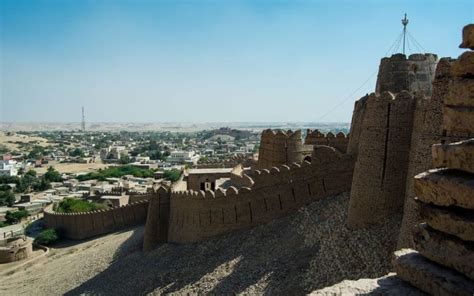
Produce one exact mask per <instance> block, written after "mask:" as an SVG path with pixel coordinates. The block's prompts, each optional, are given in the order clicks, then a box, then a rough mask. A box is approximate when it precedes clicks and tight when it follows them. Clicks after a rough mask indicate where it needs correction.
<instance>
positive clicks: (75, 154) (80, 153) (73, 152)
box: [69, 148, 84, 157]
mask: <svg viewBox="0 0 474 296" xmlns="http://www.w3.org/2000/svg"><path fill="white" fill-rule="evenodd" d="M69 155H70V156H72V157H84V151H82V150H81V149H80V148H76V149H73V150H71V151H70V152H69Z"/></svg>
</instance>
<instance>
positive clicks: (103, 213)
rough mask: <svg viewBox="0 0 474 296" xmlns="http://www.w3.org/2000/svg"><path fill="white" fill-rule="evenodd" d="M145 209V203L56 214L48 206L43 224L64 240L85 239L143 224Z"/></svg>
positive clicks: (146, 205) (146, 206) (146, 204)
mask: <svg viewBox="0 0 474 296" xmlns="http://www.w3.org/2000/svg"><path fill="white" fill-rule="evenodd" d="M147 208H148V202H147V201H138V202H135V203H131V204H128V205H125V206H122V207H115V208H110V209H107V210H97V211H92V212H86V213H56V212H54V211H53V209H52V207H51V206H49V207H47V208H46V209H45V210H44V223H45V226H46V227H47V228H55V229H57V230H58V231H59V232H60V233H61V234H62V235H63V236H64V237H66V238H70V239H85V238H89V237H93V236H97V235H101V234H105V233H109V232H113V231H117V230H120V229H123V228H126V227H129V226H133V225H139V224H144V223H145V221H146V215H147Z"/></svg>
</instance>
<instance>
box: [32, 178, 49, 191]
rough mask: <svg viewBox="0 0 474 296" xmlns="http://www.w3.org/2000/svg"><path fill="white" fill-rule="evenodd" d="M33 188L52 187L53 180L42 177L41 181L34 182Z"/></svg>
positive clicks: (46, 188) (44, 188)
mask: <svg viewBox="0 0 474 296" xmlns="http://www.w3.org/2000/svg"><path fill="white" fill-rule="evenodd" d="M33 189H34V190H37V191H43V190H48V189H51V182H49V181H48V180H46V179H45V178H41V180H40V181H39V182H36V183H35V184H33Z"/></svg>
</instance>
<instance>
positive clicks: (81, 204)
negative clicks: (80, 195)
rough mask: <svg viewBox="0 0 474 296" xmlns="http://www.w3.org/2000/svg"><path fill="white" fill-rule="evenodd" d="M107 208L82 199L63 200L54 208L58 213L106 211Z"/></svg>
mask: <svg viewBox="0 0 474 296" xmlns="http://www.w3.org/2000/svg"><path fill="white" fill-rule="evenodd" d="M106 208H107V206H106V205H103V204H99V203H96V202H89V201H87V200H84V199H75V198H65V199H64V200H62V201H61V202H60V203H59V204H57V205H56V206H55V207H54V211H55V212H58V213H81V212H91V211H95V210H103V209H106Z"/></svg>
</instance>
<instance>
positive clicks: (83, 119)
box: [82, 106, 86, 132]
mask: <svg viewBox="0 0 474 296" xmlns="http://www.w3.org/2000/svg"><path fill="white" fill-rule="evenodd" d="M82 131H83V132H85V131H86V117H85V116H84V106H82Z"/></svg>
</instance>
